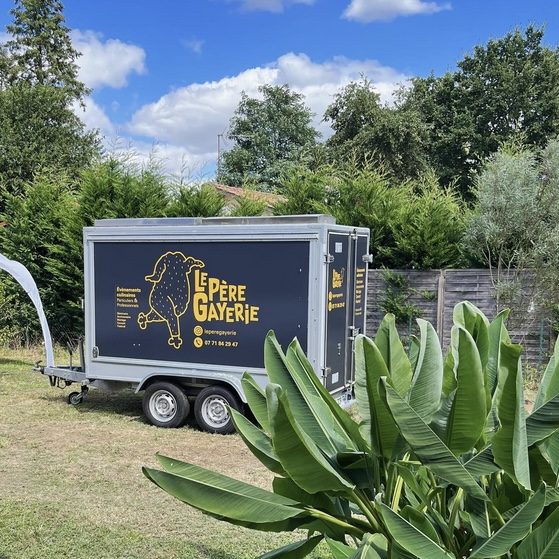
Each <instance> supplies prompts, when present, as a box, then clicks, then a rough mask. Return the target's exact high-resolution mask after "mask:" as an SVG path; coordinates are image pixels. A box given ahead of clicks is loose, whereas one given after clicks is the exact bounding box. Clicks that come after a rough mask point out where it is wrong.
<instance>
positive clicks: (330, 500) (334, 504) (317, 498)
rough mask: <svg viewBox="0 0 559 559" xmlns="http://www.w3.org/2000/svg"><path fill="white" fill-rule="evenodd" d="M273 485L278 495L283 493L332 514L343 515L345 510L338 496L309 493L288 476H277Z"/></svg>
mask: <svg viewBox="0 0 559 559" xmlns="http://www.w3.org/2000/svg"><path fill="white" fill-rule="evenodd" d="M272 487H273V489H274V493H277V494H278V495H283V496H284V497H287V498H289V499H293V500H294V501H297V502H300V503H303V504H305V505H308V506H310V507H312V508H314V509H318V510H321V511H324V512H326V513H328V514H330V515H331V516H343V510H342V507H341V505H340V504H339V499H338V498H336V497H329V496H328V495H326V493H314V494H311V493H307V492H306V491H303V490H302V489H301V488H300V487H299V486H298V485H297V484H296V483H295V482H294V481H293V480H292V479H290V478H288V477H275V478H274V481H273V482H272Z"/></svg>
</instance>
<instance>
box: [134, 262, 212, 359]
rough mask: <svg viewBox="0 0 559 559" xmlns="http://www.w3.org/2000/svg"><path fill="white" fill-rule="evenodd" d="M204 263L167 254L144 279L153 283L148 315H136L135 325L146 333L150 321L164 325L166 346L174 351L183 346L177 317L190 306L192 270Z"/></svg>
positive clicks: (201, 266) (202, 265)
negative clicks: (166, 329) (167, 337)
mask: <svg viewBox="0 0 559 559" xmlns="http://www.w3.org/2000/svg"><path fill="white" fill-rule="evenodd" d="M203 267H204V263H203V262H202V261H201V260H196V259H195V258H192V257H191V256H188V257H187V256H185V255H184V254H183V253H182V252H166V253H165V254H163V255H162V256H161V257H160V258H159V260H157V262H156V263H155V266H154V267H153V272H152V273H151V274H150V275H148V276H146V277H145V280H146V281H149V282H151V283H152V284H153V286H152V288H151V292H150V294H149V306H150V309H149V312H148V313H147V314H146V313H143V312H141V313H140V314H139V315H138V325H139V326H140V328H141V329H142V330H145V329H146V328H147V326H148V324H151V323H152V322H164V323H165V324H166V325H167V328H168V329H169V339H168V340H167V342H168V344H169V345H170V346H171V347H174V348H175V349H179V348H180V347H181V345H182V337H181V328H180V317H181V316H182V315H183V314H184V313H185V312H186V311H187V309H188V306H189V305H190V280H189V278H188V276H189V275H190V273H191V271H192V270H193V269H194V268H203Z"/></svg>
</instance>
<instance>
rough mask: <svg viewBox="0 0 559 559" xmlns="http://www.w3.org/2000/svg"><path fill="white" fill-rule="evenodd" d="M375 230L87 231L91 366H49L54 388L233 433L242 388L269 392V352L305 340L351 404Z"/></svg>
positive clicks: (322, 219) (318, 219)
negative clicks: (124, 392) (130, 393)
mask: <svg viewBox="0 0 559 559" xmlns="http://www.w3.org/2000/svg"><path fill="white" fill-rule="evenodd" d="M370 261H371V257H370V255H369V230H368V229H365V228H360V227H349V226H342V225H337V224H336V222H335V220H334V218H332V217H330V216H326V215H307V216H285V217H249V218H230V217H227V218H220V217H218V218H161V219H159V218H158V219H106V220H98V221H96V222H95V224H94V226H93V227H86V228H85V229H84V278H85V279H84V283H85V285H84V288H85V299H84V312H85V339H84V342H83V344H82V347H81V353H82V357H81V365H80V366H79V367H75V366H44V367H39V370H40V372H41V373H43V374H44V375H47V376H49V377H50V381H51V384H53V385H55V384H57V385H63V386H66V385H70V384H74V383H75V384H77V385H80V386H81V390H80V391H79V392H72V393H71V394H70V396H69V399H68V400H69V403H71V404H74V405H77V404H79V403H80V402H81V401H82V400H83V398H84V396H85V395H86V393H87V391H88V389H89V387H91V386H93V387H98V388H102V389H108V390H115V389H118V388H122V387H131V388H133V389H134V390H135V391H136V392H139V391H143V392H144V396H143V410H144V413H145V415H146V417H147V419H148V420H149V421H150V422H151V423H153V424H154V425H158V426H161V427H178V426H180V425H181V424H183V422H184V421H185V419H186V417H187V415H188V414H189V412H190V408H191V403H192V404H193V407H194V415H195V419H196V421H197V423H198V424H199V426H200V427H201V428H202V429H204V430H207V431H211V432H215V433H227V432H230V431H232V430H233V425H232V421H231V419H230V417H229V413H228V409H229V408H228V406H232V407H233V408H235V409H238V410H243V407H244V404H245V403H246V398H245V395H244V393H243V389H242V385H241V377H242V375H243V373H244V372H245V371H248V372H249V373H250V374H251V375H252V376H253V377H254V379H255V380H256V381H257V382H258V383H259V384H260V385H261V386H265V384H266V382H267V377H266V373H265V369H264V357H263V342H264V339H265V336H266V334H267V332H268V331H269V330H274V332H275V334H276V336H277V338H278V340H279V342H280V343H281V344H282V345H283V346H284V347H285V346H286V345H287V344H289V342H290V341H291V340H292V339H293V338H294V337H297V338H298V340H299V342H300V344H301V346H302V348H303V350H304V351H305V352H306V354H307V356H308V358H309V360H310V362H311V363H312V365H313V368H314V370H315V372H316V374H317V375H318V376H319V377H320V378H321V379H322V381H323V383H324V385H325V386H326V387H327V388H328V389H329V391H330V392H331V393H332V394H334V396H335V397H336V398H337V399H338V400H339V401H340V403H341V404H344V403H347V402H348V401H349V400H350V399H351V397H352V384H353V378H354V373H353V340H354V338H355V336H356V335H357V334H358V333H360V332H364V329H365V315H366V300H367V264H368V262H370Z"/></svg>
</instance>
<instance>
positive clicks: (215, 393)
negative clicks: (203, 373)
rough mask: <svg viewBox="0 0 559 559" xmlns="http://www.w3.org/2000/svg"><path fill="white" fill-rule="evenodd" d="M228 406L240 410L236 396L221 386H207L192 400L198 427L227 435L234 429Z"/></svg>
mask: <svg viewBox="0 0 559 559" xmlns="http://www.w3.org/2000/svg"><path fill="white" fill-rule="evenodd" d="M229 408H233V409H235V410H237V411H241V404H240V403H239V400H238V399H237V397H236V396H235V395H234V394H233V393H232V392H231V391H230V390H228V389H227V388H223V387H222V386H208V387H207V388H204V390H202V391H201V392H200V394H198V396H197V398H196V401H195V402H194V417H195V418H196V422H197V423H198V425H199V427H200V429H203V430H204V431H208V432H209V433H218V434H220V435H227V434H229V433H233V432H234V431H235V425H233V420H232V419H231V415H230V414H229Z"/></svg>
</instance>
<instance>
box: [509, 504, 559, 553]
mask: <svg viewBox="0 0 559 559" xmlns="http://www.w3.org/2000/svg"><path fill="white" fill-rule="evenodd" d="M516 557H517V559H557V558H558V557H559V508H557V509H555V510H554V511H553V512H552V513H551V514H550V515H549V516H548V517H547V518H546V519H545V521H544V522H543V524H542V525H541V526H539V527H538V528H536V529H535V530H534V531H533V532H532V533H531V534H529V535H528V537H527V538H526V539H525V540H524V541H523V542H522V543H521V544H520V545H519V546H518V549H517V550H516Z"/></svg>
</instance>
